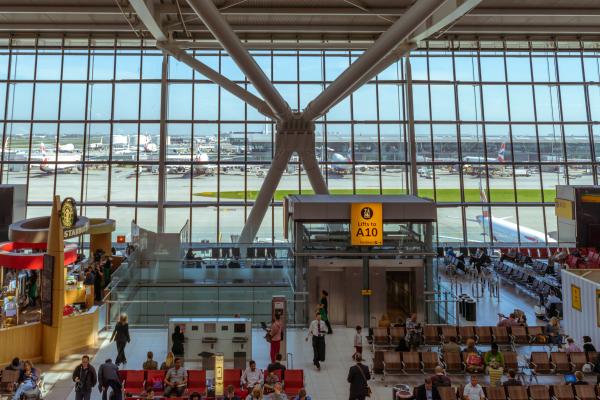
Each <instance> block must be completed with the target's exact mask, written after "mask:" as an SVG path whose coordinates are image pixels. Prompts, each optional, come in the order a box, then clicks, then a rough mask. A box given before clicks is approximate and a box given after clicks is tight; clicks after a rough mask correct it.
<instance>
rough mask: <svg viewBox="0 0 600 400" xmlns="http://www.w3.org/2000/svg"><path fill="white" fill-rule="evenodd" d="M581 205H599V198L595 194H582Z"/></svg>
mask: <svg viewBox="0 0 600 400" xmlns="http://www.w3.org/2000/svg"><path fill="white" fill-rule="evenodd" d="M581 202H582V203H600V196H599V195H597V194H584V195H582V196H581Z"/></svg>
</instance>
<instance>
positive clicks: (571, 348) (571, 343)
mask: <svg viewBox="0 0 600 400" xmlns="http://www.w3.org/2000/svg"><path fill="white" fill-rule="evenodd" d="M564 350H565V353H579V352H581V351H582V350H581V347H579V346H577V344H576V343H575V340H574V339H573V338H572V337H568V338H567V344H566V345H565V348H564Z"/></svg>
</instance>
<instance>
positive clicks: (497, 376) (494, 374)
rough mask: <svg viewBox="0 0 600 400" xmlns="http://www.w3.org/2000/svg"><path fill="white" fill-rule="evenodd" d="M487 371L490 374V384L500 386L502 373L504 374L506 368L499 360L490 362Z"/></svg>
mask: <svg viewBox="0 0 600 400" xmlns="http://www.w3.org/2000/svg"><path fill="white" fill-rule="evenodd" d="M487 373H488V375H489V376H490V386H500V381H501V380H502V375H504V368H502V366H501V365H500V364H499V363H498V362H497V361H492V362H491V363H490V365H489V366H488V368H487Z"/></svg>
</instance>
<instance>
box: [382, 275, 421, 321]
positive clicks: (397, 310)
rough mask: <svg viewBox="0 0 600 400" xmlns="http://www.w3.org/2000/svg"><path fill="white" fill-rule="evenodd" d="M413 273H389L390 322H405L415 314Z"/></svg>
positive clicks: (387, 279)
mask: <svg viewBox="0 0 600 400" xmlns="http://www.w3.org/2000/svg"><path fill="white" fill-rule="evenodd" d="M413 278H414V274H413V272H411V271H387V272H386V282H387V313H388V317H389V319H390V321H404V320H406V318H407V317H408V316H409V315H410V313H411V312H415V311H416V310H415V308H414V304H413V299H414V293H413V288H414V285H413Z"/></svg>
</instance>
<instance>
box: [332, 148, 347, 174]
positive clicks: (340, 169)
mask: <svg viewBox="0 0 600 400" xmlns="http://www.w3.org/2000/svg"><path fill="white" fill-rule="evenodd" d="M328 150H330V149H328ZM328 158H329V160H330V162H334V163H339V164H328V165H327V172H329V174H330V175H333V176H340V177H343V176H344V175H350V174H352V164H351V163H352V159H351V158H350V157H346V156H344V155H342V154H340V153H335V152H332V153H330V154H329V156H328Z"/></svg>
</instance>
